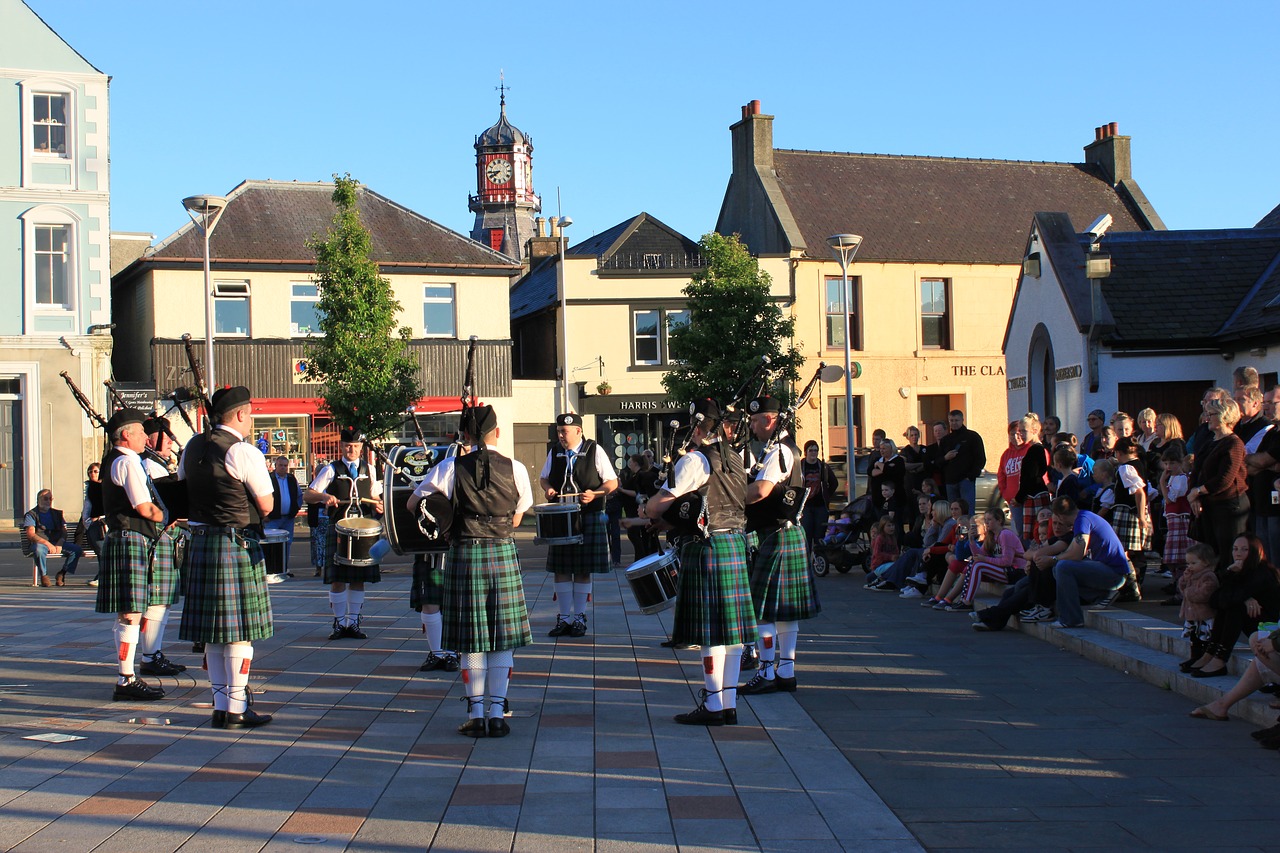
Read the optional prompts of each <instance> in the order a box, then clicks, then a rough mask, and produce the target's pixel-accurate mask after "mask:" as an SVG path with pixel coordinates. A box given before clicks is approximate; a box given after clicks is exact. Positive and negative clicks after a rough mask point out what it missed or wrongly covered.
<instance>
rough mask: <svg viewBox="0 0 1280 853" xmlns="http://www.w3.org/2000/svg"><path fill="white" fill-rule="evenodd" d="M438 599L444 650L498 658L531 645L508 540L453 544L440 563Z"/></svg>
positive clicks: (513, 550) (521, 584) (514, 558)
mask: <svg viewBox="0 0 1280 853" xmlns="http://www.w3.org/2000/svg"><path fill="white" fill-rule="evenodd" d="M443 593H444V597H443V601H442V611H443V614H444V618H443V628H444V630H443V638H442V640H441V643H442V645H443V646H444V648H446V649H451V650H453V651H456V652H459V653H461V654H467V653H472V652H500V651H505V650H506V649H516V648H519V647H521V646H527V645H530V644H531V643H532V642H533V634H532V632H531V631H530V629H529V611H528V610H527V609H526V607H525V599H524V581H523V580H522V579H521V577H520V561H519V559H518V558H517V556H516V546H515V542H514V541H513V540H511V539H463V540H461V541H459V542H455V543H454V544H453V545H452V546H451V547H450V548H449V555H448V557H447V558H446V559H445V564H444V589H443Z"/></svg>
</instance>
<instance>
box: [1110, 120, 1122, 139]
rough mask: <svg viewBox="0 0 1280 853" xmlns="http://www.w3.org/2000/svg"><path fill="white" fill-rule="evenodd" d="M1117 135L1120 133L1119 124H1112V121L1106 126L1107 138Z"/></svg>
mask: <svg viewBox="0 0 1280 853" xmlns="http://www.w3.org/2000/svg"><path fill="white" fill-rule="evenodd" d="M1118 133H1120V124H1119V122H1114V121H1113V122H1111V123H1110V124H1108V125H1107V136H1115V135H1117V134H1118Z"/></svg>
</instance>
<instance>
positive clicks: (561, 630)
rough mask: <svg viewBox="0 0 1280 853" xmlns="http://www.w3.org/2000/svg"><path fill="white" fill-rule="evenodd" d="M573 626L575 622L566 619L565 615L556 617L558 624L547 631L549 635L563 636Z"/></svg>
mask: <svg viewBox="0 0 1280 853" xmlns="http://www.w3.org/2000/svg"><path fill="white" fill-rule="evenodd" d="M572 628H573V624H572V623H570V622H566V621H564V617H563V616H557V617H556V626H555V627H554V628H552V629H551V630H550V631H548V632H547V636H548V637H563V636H564V635H565V634H567V633H569V631H570V630H571V629H572Z"/></svg>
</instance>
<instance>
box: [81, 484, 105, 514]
mask: <svg viewBox="0 0 1280 853" xmlns="http://www.w3.org/2000/svg"><path fill="white" fill-rule="evenodd" d="M84 499H85V500H87V501H88V502H89V516H90V517H91V518H101V517H102V516H103V515H106V512H105V511H104V510H103V508H102V481H101V479H99V481H98V482H96V483H95V482H94V481H93V480H86V481H85V484H84Z"/></svg>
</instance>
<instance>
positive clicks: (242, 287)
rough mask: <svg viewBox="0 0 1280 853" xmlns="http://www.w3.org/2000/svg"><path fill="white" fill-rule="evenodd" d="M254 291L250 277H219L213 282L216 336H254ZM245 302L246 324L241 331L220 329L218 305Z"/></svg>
mask: <svg viewBox="0 0 1280 853" xmlns="http://www.w3.org/2000/svg"><path fill="white" fill-rule="evenodd" d="M252 297H253V291H252V289H251V288H250V286H249V279H247V278H243V279H219V280H217V281H214V283H213V336H214V337H215V338H251V337H253V305H252V302H251V301H250V300H251V299H252ZM238 301H240V302H244V325H245V330H244V332H243V333H241V332H222V331H219V330H218V306H219V305H229V304H231V303H232V302H238Z"/></svg>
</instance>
